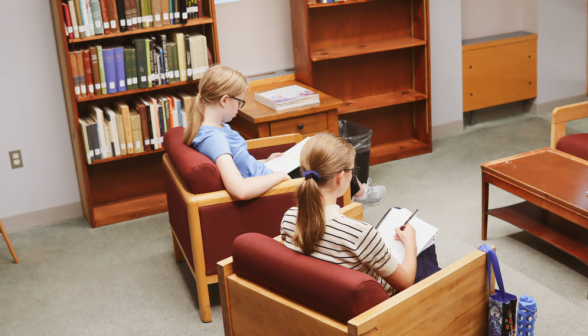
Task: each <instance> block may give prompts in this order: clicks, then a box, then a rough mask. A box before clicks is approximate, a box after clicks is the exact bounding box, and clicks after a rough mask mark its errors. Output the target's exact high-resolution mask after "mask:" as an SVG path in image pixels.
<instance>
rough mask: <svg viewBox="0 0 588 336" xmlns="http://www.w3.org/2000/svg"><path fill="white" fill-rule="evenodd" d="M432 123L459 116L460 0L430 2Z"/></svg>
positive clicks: (461, 101) (453, 119) (461, 111)
mask: <svg viewBox="0 0 588 336" xmlns="http://www.w3.org/2000/svg"><path fill="white" fill-rule="evenodd" d="M430 7H431V8H430V13H429V21H430V25H431V26H430V31H431V101H432V106H431V112H432V118H433V120H432V125H433V126H438V125H443V124H448V123H452V122H455V121H461V120H462V119H463V96H462V88H463V85H462V79H463V78H462V74H461V72H462V70H461V67H462V64H461V30H462V28H461V3H460V0H443V1H439V0H432V1H431V2H430Z"/></svg>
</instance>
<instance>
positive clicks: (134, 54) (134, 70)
mask: <svg viewBox="0 0 588 336" xmlns="http://www.w3.org/2000/svg"><path fill="white" fill-rule="evenodd" d="M130 51H131V55H130V61H131V64H130V67H131V78H132V82H133V86H132V87H133V89H138V88H139V85H137V83H138V82H137V52H136V51H135V48H130Z"/></svg>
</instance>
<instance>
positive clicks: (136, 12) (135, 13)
mask: <svg viewBox="0 0 588 336" xmlns="http://www.w3.org/2000/svg"><path fill="white" fill-rule="evenodd" d="M140 1H141V0H130V3H131V21H132V22H133V27H134V28H133V29H139V28H142V26H141V22H139V18H140V17H141V16H140V15H141V5H140Z"/></svg>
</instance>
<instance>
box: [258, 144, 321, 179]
mask: <svg viewBox="0 0 588 336" xmlns="http://www.w3.org/2000/svg"><path fill="white" fill-rule="evenodd" d="M310 138H311V137H308V138H306V139H304V140H302V141H300V142H299V143H297V144H296V146H294V147H292V148H290V149H288V150H287V151H286V152H284V155H282V156H280V157H278V158H275V159H273V160H271V161H269V162H266V163H265V166H266V167H268V168H269V169H271V170H272V171H273V172H274V173H275V172H279V171H281V172H284V173H290V172H291V171H293V170H294V169H296V168H298V167H300V153H301V152H302V147H304V145H305V144H306V142H307V141H308V139H310Z"/></svg>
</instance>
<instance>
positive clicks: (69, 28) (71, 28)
mask: <svg viewBox="0 0 588 336" xmlns="http://www.w3.org/2000/svg"><path fill="white" fill-rule="evenodd" d="M76 28H77V27H76ZM76 31H77V29H76ZM67 32H68V33H69V34H72V33H73V27H67Z"/></svg>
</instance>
